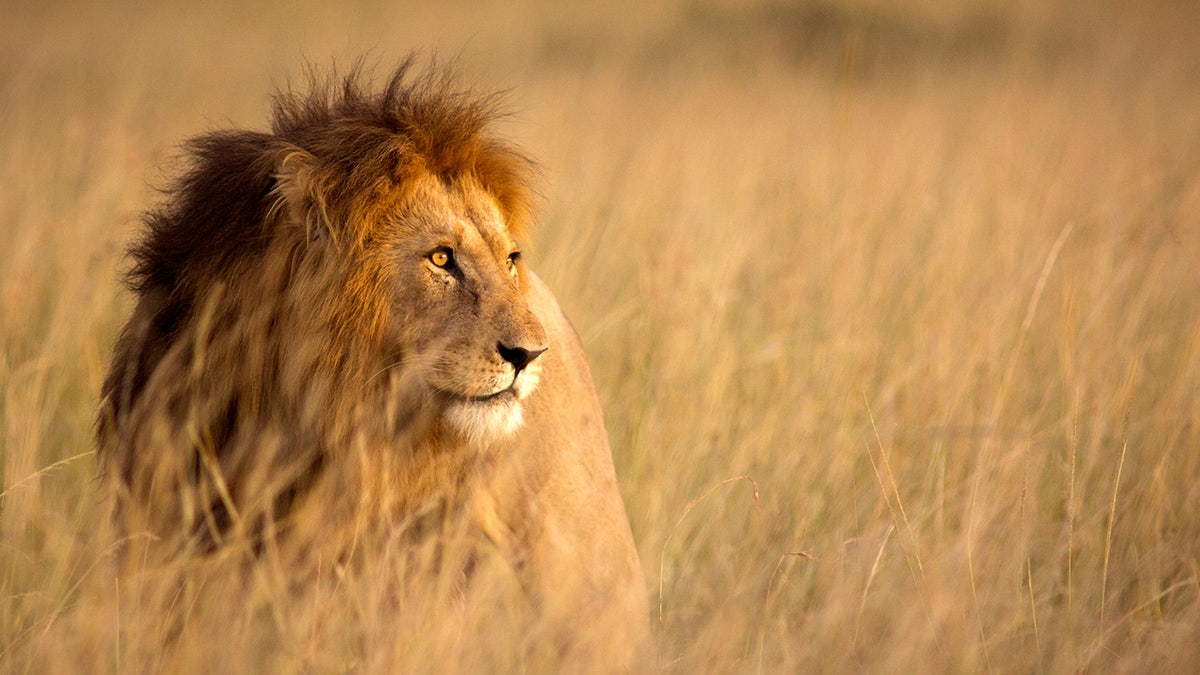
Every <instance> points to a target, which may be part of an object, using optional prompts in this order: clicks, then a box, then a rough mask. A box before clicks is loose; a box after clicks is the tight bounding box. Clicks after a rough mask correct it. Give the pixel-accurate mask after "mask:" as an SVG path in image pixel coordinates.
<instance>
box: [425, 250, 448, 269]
mask: <svg viewBox="0 0 1200 675" xmlns="http://www.w3.org/2000/svg"><path fill="white" fill-rule="evenodd" d="M453 261H454V255H453V254H452V253H451V252H450V249H448V248H439V249H438V250H436V251H434V252H433V253H430V254H429V262H431V263H433V265H434V266H435V267H440V268H442V269H446V268H447V267H450V264H451V263H452V262H453Z"/></svg>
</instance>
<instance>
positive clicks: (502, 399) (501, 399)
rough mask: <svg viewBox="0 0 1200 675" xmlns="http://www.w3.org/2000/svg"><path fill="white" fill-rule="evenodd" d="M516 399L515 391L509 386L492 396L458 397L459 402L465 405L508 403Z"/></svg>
mask: <svg viewBox="0 0 1200 675" xmlns="http://www.w3.org/2000/svg"><path fill="white" fill-rule="evenodd" d="M517 398H518V397H517V391H516V389H515V388H514V387H513V386H512V385H509V386H508V387H505V388H504V389H501V390H500V391H498V392H495V393H494V394H487V395H485V396H460V397H458V399H459V400H460V401H464V402H466V403H507V402H510V401H516V400H517Z"/></svg>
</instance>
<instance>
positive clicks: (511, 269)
mask: <svg viewBox="0 0 1200 675" xmlns="http://www.w3.org/2000/svg"><path fill="white" fill-rule="evenodd" d="M520 259H521V252H520V251H513V252H512V253H511V254H509V256H508V260H507V261H505V262H506V263H507V265H508V273H509V274H511V275H513V276H514V277H515V276H517V261H518V260H520Z"/></svg>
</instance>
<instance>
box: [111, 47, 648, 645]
mask: <svg viewBox="0 0 1200 675" xmlns="http://www.w3.org/2000/svg"><path fill="white" fill-rule="evenodd" d="M411 70H412V68H411V60H410V61H409V62H408V63H406V64H405V65H404V66H402V67H401V68H400V69H399V70H398V71H397V72H396V73H395V74H394V75H393V76H392V77H391V78H390V80H389V81H388V82H387V84H386V86H384V87H383V89H382V90H381V91H378V92H374V91H371V90H370V89H369V87H367V86H365V85H364V83H363V80H364V78H363V77H362V75H361V73H359V72H357V71H356V72H354V73H351V74H350V75H349V76H347V77H345V78H343V79H341V80H340V81H338V80H336V79H334V78H330V79H328V80H325V81H318V80H317V78H313V82H312V86H311V91H308V92H306V93H296V92H286V93H282V94H280V95H278V96H277V98H276V99H275V107H274V119H273V125H272V130H271V132H270V133H265V132H252V131H219V132H214V133H210V134H207V135H205V136H201V137H199V138H197V139H195V140H193V141H191V142H190V143H189V145H188V146H187V147H188V150H189V153H190V164H189V167H188V169H187V171H186V172H185V173H184V175H183V177H182V178H181V179H180V180H179V181H178V182H177V183H176V184H175V185H174V186H173V188H172V189H171V190H170V191H169V192H168V198H167V200H166V203H165V205H164V206H163V207H162V208H160V209H159V210H157V211H154V212H152V213H150V214H148V215H147V217H146V225H147V229H146V233H145V235H144V237H143V239H142V240H141V241H140V242H139V243H138V244H137V245H136V246H135V247H134V248H133V251H132V254H133V259H134V262H135V266H134V268H133V270H132V273H131V276H130V282H131V287H132V289H133V290H134V291H135V293H136V296H137V306H136V308H135V310H134V313H133V316H132V317H131V318H130V320H129V322H128V324H127V325H126V326H125V329H124V330H123V332H122V334H121V336H120V338H119V340H118V343H117V345H116V348H115V353H114V357H113V361H112V365H111V368H110V370H109V373H108V376H107V379H106V380H105V383H104V389H103V403H102V409H101V414H100V424H99V447H100V454H101V457H102V460H103V464H104V466H105V468H106V470H107V473H108V475H110V476H111V477H112V479H113V482H114V484H115V485H116V486H117V490H118V492H119V499H118V504H119V512H120V516H119V518H120V521H121V523H122V526H123V527H124V528H126V529H127V530H129V529H132V530H139V531H140V530H146V531H149V532H151V533H153V534H154V535H155V536H156V537H157V538H158V539H159V540H162V541H172V542H174V547H173V548H172V549H171V550H172V551H173V553H172V555H176V554H178V552H179V551H180V550H184V551H187V550H200V551H211V550H214V549H217V548H219V547H220V546H221V545H222V544H223V543H224V542H228V541H232V540H234V539H235V538H240V540H243V541H249V542H252V545H253V546H262V545H264V544H272V543H273V542H276V541H278V540H279V539H281V538H282V539H290V540H292V541H309V542H313V541H322V542H330V541H334V542H342V543H343V544H345V543H346V542H348V541H351V540H352V539H353V538H354V537H355V536H357V535H356V534H355V532H357V531H358V530H359V529H361V528H362V527H363V526H364V523H366V524H367V525H368V526H369V525H371V524H378V523H385V524H388V523H390V524H392V525H391V526H394V527H400V528H408V530H410V531H412V530H416V529H419V528H416V527H415V526H413V523H416V522H418V521H419V520H420V518H421V516H422V515H423V514H428V513H432V512H438V513H445V512H447V511H448V510H453V511H455V512H458V513H462V514H465V516H464V517H465V519H466V521H467V522H468V523H469V524H470V526H471V527H472V528H474V529H475V530H476V531H477V532H479V533H481V536H482V537H483V538H484V539H486V540H487V541H489V542H491V544H492V545H494V546H495V547H496V548H497V549H498V550H500V551H502V552H503V555H504V556H505V557H506V558H507V559H508V560H509V561H510V562H511V564H512V565H513V567H514V569H516V570H518V571H519V572H520V576H521V578H522V583H523V585H524V586H525V587H526V588H527V589H528V590H529V591H530V592H531V593H532V594H533V595H534V596H535V597H538V598H540V599H539V600H538V602H539V603H541V604H542V605H544V606H548V605H551V604H560V605H561V604H564V603H565V604H566V605H571V609H570V612H573V613H576V614H579V613H583V612H588V611H592V609H594V608H595V607H598V606H601V605H604V606H607V607H617V608H618V609H617V610H616V611H620V612H625V613H626V614H627V615H628V620H627V621H626V622H625V623H626V624H628V625H635V626H636V625H641V624H642V623H643V622H644V621H645V605H644V598H643V596H642V594H643V588H642V581H641V571H640V566H639V563H638V560H637V554H636V551H635V549H634V546H633V541H632V537H631V535H630V531H629V525H628V521H627V519H626V516H625V512H624V507H623V505H622V503H621V500H620V496H619V493H618V491H617V486H616V481H615V476H614V471H613V466H612V459H611V456H610V453H609V449H608V441H607V438H606V436H605V432H604V427H603V420H602V416H601V412H600V409H599V404H598V401H597V399H596V396H595V393H594V391H593V388H592V383H591V377H590V374H589V372H588V368H587V364H586V361H585V359H584V356H583V352H582V349H581V346H580V344H579V341H578V338H577V337H576V335H575V334H574V332H573V330H572V329H571V327H570V325H569V323H568V322H567V320H566V318H565V317H564V316H563V314H562V312H561V311H560V310H559V308H558V305H557V303H556V301H555V299H554V297H553V296H552V295H551V293H550V292H549V290H547V288H546V287H545V286H544V285H543V284H542V282H541V281H540V280H539V279H538V278H537V277H536V276H535V275H534V274H533V273H532V272H531V271H529V270H528V269H527V268H526V267H525V264H524V261H522V260H521V259H520V255H519V248H518V242H519V241H520V240H521V238H522V237H523V236H524V235H525V232H526V230H527V227H528V224H529V220H530V206H531V201H532V196H531V195H532V193H531V190H530V183H531V180H532V178H533V173H534V168H533V164H532V162H531V161H530V160H529V159H528V158H527V157H526V156H525V155H524V154H523V153H522V152H520V151H519V150H517V149H516V148H514V147H513V146H511V145H510V144H508V143H506V142H504V141H501V140H499V139H497V138H495V137H493V136H491V135H490V134H489V133H488V131H487V126H488V124H489V122H490V121H491V120H492V119H493V117H494V116H495V111H494V105H493V103H492V100H491V99H489V98H481V97H478V96H473V95H470V94H467V93H462V92H456V91H454V90H453V89H452V88H451V87H450V86H449V85H450V83H449V81H448V80H447V79H446V78H445V77H444V76H442V75H439V74H436V73H433V72H430V73H426V74H424V75H415V76H414V75H413V74H412V73H411ZM543 352H544V353H543ZM314 504H315V505H316V508H315V509H313V508H309V510H308V511H306V512H305V513H309V514H311V513H318V514H320V515H319V517H317V518H300V517H298V516H296V514H297V513H300V510H301V506H305V505H306V506H308V507H312V506H313V505H314ZM563 588H566V589H572V592H570V593H562V592H558V593H553V592H551V589H559V590H560V591H561V589H563ZM588 608H591V609H588Z"/></svg>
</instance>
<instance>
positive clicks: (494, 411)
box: [444, 401, 525, 446]
mask: <svg viewBox="0 0 1200 675" xmlns="http://www.w3.org/2000/svg"><path fill="white" fill-rule="evenodd" d="M444 416H445V419H446V424H447V425H448V426H450V428H452V429H454V430H455V431H456V432H458V433H459V434H461V435H462V437H463V438H464V439H466V441H467V442H468V443H470V444H471V445H475V446H482V445H486V444H487V443H490V442H492V441H495V440H498V439H500V438H503V437H504V436H507V435H509V434H511V433H513V432H514V431H516V430H517V429H518V428H520V426H521V422H523V421H524V419H525V413H524V411H523V410H522V408H521V403H520V401H507V402H490V401H489V402H474V401H458V402H455V403H452V404H450V406H449V407H447V408H446V412H445V413H444Z"/></svg>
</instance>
